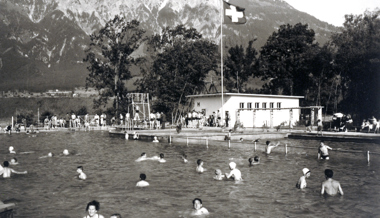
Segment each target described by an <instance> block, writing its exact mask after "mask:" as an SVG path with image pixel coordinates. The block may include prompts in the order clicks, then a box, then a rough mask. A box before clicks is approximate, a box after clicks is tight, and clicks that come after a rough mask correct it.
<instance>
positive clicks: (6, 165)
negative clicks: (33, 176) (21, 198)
mask: <svg viewBox="0 0 380 218" xmlns="http://www.w3.org/2000/svg"><path fill="white" fill-rule="evenodd" d="M3 165H4V168H3V169H2V171H1V170H0V175H1V173H2V174H3V178H10V177H11V174H12V173H16V174H27V173H28V171H24V172H18V171H16V170H14V169H12V168H9V162H8V161H4V163H3Z"/></svg>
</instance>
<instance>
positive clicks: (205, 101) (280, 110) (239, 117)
mask: <svg viewBox="0 0 380 218" xmlns="http://www.w3.org/2000/svg"><path fill="white" fill-rule="evenodd" d="M221 96H222V95H221V93H216V94H201V95H189V96H186V97H188V98H191V99H192V100H193V108H192V110H195V111H204V113H205V115H206V117H209V116H210V115H212V114H213V112H215V113H216V112H217V111H218V110H219V112H220V115H221V117H222V118H225V115H222V100H221ZM302 98H304V97H303V96H286V95H264V94H242V93H224V95H223V101H224V104H223V112H224V113H226V112H229V115H230V122H229V123H230V126H229V127H233V125H234V124H235V122H236V121H239V122H241V123H242V124H243V126H244V127H274V126H279V125H281V124H282V125H286V126H288V125H289V124H290V122H291V123H292V125H295V124H296V123H297V122H298V121H299V118H300V109H304V108H308V109H310V110H312V112H313V113H314V112H315V113H316V114H318V117H322V110H321V107H320V106H315V107H300V106H299V105H300V104H299V101H300V99H302Z"/></svg>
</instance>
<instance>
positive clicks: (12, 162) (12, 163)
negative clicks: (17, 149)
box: [9, 157, 18, 165]
mask: <svg viewBox="0 0 380 218" xmlns="http://www.w3.org/2000/svg"><path fill="white" fill-rule="evenodd" d="M9 164H10V165H17V164H18V161H17V159H16V158H15V157H14V158H12V159H11V162H9Z"/></svg>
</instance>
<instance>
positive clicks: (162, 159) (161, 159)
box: [158, 153, 166, 163]
mask: <svg viewBox="0 0 380 218" xmlns="http://www.w3.org/2000/svg"><path fill="white" fill-rule="evenodd" d="M158 162H160V163H165V162H166V160H165V159H164V154H163V153H161V154H160V159H158Z"/></svg>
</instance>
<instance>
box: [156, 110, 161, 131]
mask: <svg viewBox="0 0 380 218" xmlns="http://www.w3.org/2000/svg"><path fill="white" fill-rule="evenodd" d="M156 123H157V124H156V129H161V114H160V112H158V111H157V113H156Z"/></svg>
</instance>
